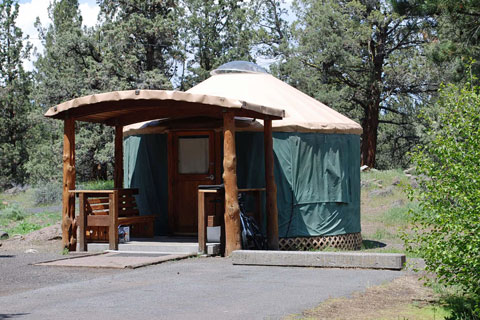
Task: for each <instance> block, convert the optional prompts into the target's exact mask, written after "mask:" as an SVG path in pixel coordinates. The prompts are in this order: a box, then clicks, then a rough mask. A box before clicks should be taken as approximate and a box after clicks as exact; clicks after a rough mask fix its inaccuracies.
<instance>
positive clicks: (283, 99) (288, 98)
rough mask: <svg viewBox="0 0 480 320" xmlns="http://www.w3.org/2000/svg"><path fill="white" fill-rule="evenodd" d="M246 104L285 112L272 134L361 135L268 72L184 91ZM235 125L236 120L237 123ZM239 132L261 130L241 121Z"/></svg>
mask: <svg viewBox="0 0 480 320" xmlns="http://www.w3.org/2000/svg"><path fill="white" fill-rule="evenodd" d="M187 92H188V93H195V94H206V95H212V96H222V97H227V98H230V99H236V100H241V101H248V102H249V103H253V104H255V105H261V106H266V107H270V108H278V109H282V110H285V116H284V118H283V119H282V120H277V121H273V124H272V126H273V129H274V130H275V131H284V132H295V131H299V132H323V133H349V134H361V133H362V127H361V126H360V125H359V124H358V123H356V122H355V121H353V120H351V119H349V118H347V117H345V116H344V115H342V114H340V113H339V112H337V111H335V110H333V109H331V108H329V107H327V106H326V105H324V104H323V103H321V102H319V101H317V100H315V99H313V98H312V97H310V96H308V95H306V94H304V93H303V92H301V91H299V90H297V89H295V88H293V87H292V86H290V85H288V84H286V83H285V82H283V81H281V80H279V79H277V78H275V77H273V76H272V75H270V74H268V73H254V72H250V73H249V72H232V73H221V74H216V75H214V76H212V77H210V78H208V79H207V80H205V81H203V82H202V83H200V84H198V85H196V86H195V87H193V88H191V89H190V90H188V91H187ZM237 122H238V121H237ZM238 124H239V125H241V127H240V128H238V129H239V130H247V131H256V130H263V121H262V120H256V121H243V122H239V123H238ZM165 128H166V127H163V126H162V121H160V122H150V121H146V122H142V123H135V124H132V125H130V126H128V127H126V128H125V129H124V132H125V134H126V135H130V134H140V133H155V132H161V131H162V130H164V129H165Z"/></svg>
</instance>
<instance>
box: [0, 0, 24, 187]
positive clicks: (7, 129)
mask: <svg viewBox="0 0 480 320" xmlns="http://www.w3.org/2000/svg"><path fill="white" fill-rule="evenodd" d="M18 9H19V5H18V2H17V1H14V0H4V1H2V2H1V3H0V188H4V187H7V186H8V185H12V184H16V183H20V184H21V183H24V182H25V180H26V171H25V163H26V161H27V160H28V148H27V142H28V136H27V131H28V128H29V120H28V113H29V111H30V110H31V103H30V100H29V94H30V90H31V79H30V74H29V73H28V72H25V70H24V69H23V65H22V60H23V59H27V58H28V56H29V52H30V45H29V44H27V45H24V43H23V40H24V37H23V34H22V31H21V29H20V28H19V27H17V26H16V24H15V22H16V19H17V17H18Z"/></svg>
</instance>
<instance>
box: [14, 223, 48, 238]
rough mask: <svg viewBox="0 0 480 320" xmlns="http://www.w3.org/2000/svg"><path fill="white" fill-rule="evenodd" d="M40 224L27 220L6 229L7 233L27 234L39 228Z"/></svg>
mask: <svg viewBox="0 0 480 320" xmlns="http://www.w3.org/2000/svg"><path fill="white" fill-rule="evenodd" d="M41 228H42V226H41V225H38V224H36V223H31V222H27V221H22V222H20V223H19V224H17V225H15V226H14V227H13V228H10V229H7V233H8V234H9V235H14V234H28V233H30V232H32V231H35V230H39V229H41Z"/></svg>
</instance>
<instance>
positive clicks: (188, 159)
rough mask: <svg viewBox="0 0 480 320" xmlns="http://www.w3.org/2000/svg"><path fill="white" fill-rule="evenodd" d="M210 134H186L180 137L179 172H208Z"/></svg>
mask: <svg viewBox="0 0 480 320" xmlns="http://www.w3.org/2000/svg"><path fill="white" fill-rule="evenodd" d="M208 148H209V138H208V136H185V137H179V139H178V173H180V174H202V173H208V164H209V150H208Z"/></svg>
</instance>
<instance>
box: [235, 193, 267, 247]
mask: <svg viewBox="0 0 480 320" xmlns="http://www.w3.org/2000/svg"><path fill="white" fill-rule="evenodd" d="M238 205H239V207H240V221H241V223H242V249H243V250H267V241H266V239H265V237H264V236H263V234H262V233H261V232H260V228H259V227H258V224H257V223H256V222H255V219H254V218H252V217H249V216H247V215H246V214H245V199H244V196H243V194H242V193H239V194H238Z"/></svg>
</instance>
